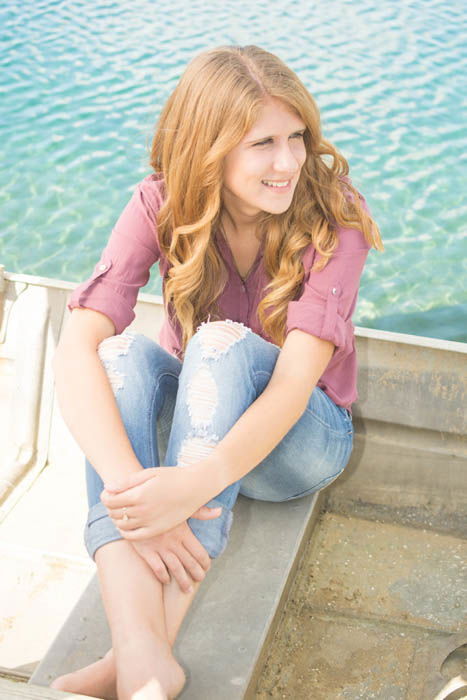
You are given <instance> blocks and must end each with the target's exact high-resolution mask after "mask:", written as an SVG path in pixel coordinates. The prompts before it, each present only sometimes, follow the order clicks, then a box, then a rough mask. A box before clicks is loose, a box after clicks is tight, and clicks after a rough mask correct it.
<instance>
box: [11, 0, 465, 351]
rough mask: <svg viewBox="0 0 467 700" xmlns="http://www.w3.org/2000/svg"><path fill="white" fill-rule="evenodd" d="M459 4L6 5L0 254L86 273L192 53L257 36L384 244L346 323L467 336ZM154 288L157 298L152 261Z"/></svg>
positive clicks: (17, 262) (15, 267)
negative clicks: (339, 157) (306, 102)
mask: <svg viewBox="0 0 467 700" xmlns="http://www.w3.org/2000/svg"><path fill="white" fill-rule="evenodd" d="M466 24H467V22H466V11H465V3H464V2H452V1H450V2H447V1H443V0H414V1H411V2H405V1H404V0H402V1H396V2H394V1H393V2H384V0H383V1H382V2H376V0H374V1H371V0H362V1H361V2H359V3H356V2H354V1H353V0H332V2H328V1H324V0H320V1H318V2H311V3H310V2H309V0H297V1H296V2H295V3H293V4H291V3H284V2H277V1H276V0H269V1H268V2H250V1H248V2H247V1H246V0H236V1H235V3H233V2H231V3H226V2H223V1H222V0H212V1H210V2H201V1H200V0H197V1H196V0H195V1H194V2H182V1H181V0H175V1H173V2H171V3H169V4H165V3H164V4H163V5H162V4H161V3H156V2H154V0H136V1H132V2H123V1H119V0H108V1H105V2H104V1H103V0H97V1H92V2H91V0H80V1H78V0H71V1H66V2H65V1H59V0H56V1H55V2H52V1H51V0H45V1H43V2H41V1H39V0H34V1H32V0H22V1H21V2H19V1H18V2H17V1H13V2H11V1H10V2H8V4H7V6H6V7H3V8H1V9H0V27H1V29H0V36H1V39H2V43H1V46H0V90H1V101H0V153H1V162H2V165H3V167H2V169H1V172H0V216H1V226H0V263H2V264H3V265H5V268H6V269H7V270H8V271H11V272H23V273H28V274H35V275H42V276H46V277H55V278H59V279H65V280H71V281H76V282H79V281H81V280H83V279H85V278H86V277H87V276H88V275H89V274H90V272H91V270H92V268H93V266H94V264H95V262H96V261H97V259H98V256H99V255H100V251H101V250H102V248H103V247H104V245H105V243H106V240H107V238H108V236H109V234H110V231H111V228H112V226H113V224H114V222H115V220H116V219H117V217H118V215H119V213H120V211H121V209H122V208H123V206H124V205H125V203H126V202H127V200H128V198H129V196H130V194H131V191H132V188H133V187H134V184H135V183H136V182H137V181H138V180H139V179H141V178H142V177H144V175H146V174H147V173H148V172H150V169H149V168H148V165H147V163H148V151H149V145H150V142H151V133H152V129H153V126H154V123H155V121H156V118H157V115H158V113H159V110H160V108H161V106H162V104H163V103H164V101H165V100H166V98H167V97H168V95H169V93H170V92H171V90H172V89H173V87H174V86H175V84H176V81H177V79H178V77H179V76H180V74H181V72H182V70H183V68H184V66H185V65H186V62H187V61H188V60H189V59H190V58H191V57H192V56H193V55H194V54H196V53H198V52H200V51H202V50H204V49H206V48H209V47H212V46H217V45H221V44H231V43H237V44H247V43H255V44H258V45H260V46H263V47H264V48H266V49H268V50H269V51H272V52H274V53H277V54H278V55H279V56H280V57H281V58H283V59H284V60H285V61H286V62H287V63H288V64H289V65H290V66H291V67H292V68H293V69H294V70H295V71H296V72H297V73H298V75H299V76H300V77H301V78H302V80H303V81H304V82H305V84H306V85H307V87H308V89H309V90H310V92H311V93H312V94H313V95H314V97H315V98H316V100H317V102H318V105H319V107H320V109H321V115H322V124H323V131H324V135H325V137H326V138H328V139H330V140H331V141H332V142H333V143H334V144H335V145H336V146H337V147H338V148H339V149H340V151H341V152H342V153H343V154H344V156H345V157H346V158H347V159H348V161H349V163H350V167H351V175H352V178H353V181H354V183H355V185H356V186H357V187H358V188H359V189H360V190H361V191H362V192H363V193H364V194H365V196H366V198H367V201H368V203H369V204H370V207H371V208H372V211H373V215H374V217H375V219H376V220H377V222H378V224H379V226H380V228H381V232H382V235H383V240H384V242H385V246H386V251H385V252H384V253H378V252H376V251H372V252H371V253H370V255H369V258H368V262H367V265H366V268H365V271H364V274H363V277H362V283H361V289H360V295H359V303H358V307H357V311H356V313H355V316H354V322H355V324H356V325H361V326H368V327H373V328H380V329H387V330H394V331H400V332H405V333H414V334H418V335H426V336H431V337H436V338H444V339H448V340H460V341H467V322H466V319H467V286H466V282H465V280H466V259H467V255H466V253H467V244H466V230H467V223H466V222H467V201H466V192H467V175H466V153H467V148H466V147H467V120H466V112H467V98H466V95H467V90H466V87H467V85H466V79H465V76H466V74H467V65H466V64H467V44H466V42H465V36H466V33H465V30H466ZM144 291H147V292H156V293H160V279H159V278H158V272H157V266H156V267H155V268H154V270H153V273H152V277H151V280H150V282H149V283H148V285H147V286H146V287H145V288H144Z"/></svg>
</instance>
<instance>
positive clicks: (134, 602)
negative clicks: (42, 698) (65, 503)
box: [51, 540, 199, 700]
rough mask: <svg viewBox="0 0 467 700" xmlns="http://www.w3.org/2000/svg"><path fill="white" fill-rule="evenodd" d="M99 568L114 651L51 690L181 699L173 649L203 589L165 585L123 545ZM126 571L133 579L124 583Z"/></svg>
mask: <svg viewBox="0 0 467 700" xmlns="http://www.w3.org/2000/svg"><path fill="white" fill-rule="evenodd" d="M96 564H97V567H98V574H99V581H100V586H101V594H102V599H103V601H104V608H105V610H106V614H107V619H108V620H109V626H110V629H111V632H112V643H113V648H112V649H111V650H110V651H109V652H108V653H107V654H106V656H105V657H104V658H103V659H101V660H99V661H97V662H95V663H93V664H91V665H89V666H86V667H85V668H83V669H80V670H78V671H75V672H74V673H70V674H66V675H64V676H60V677H59V678H57V679H56V680H55V681H54V682H53V683H52V684H51V687H53V688H57V689H60V690H67V691H69V692H79V693H81V694H89V695H95V696H97V697H101V698H105V699H106V700H107V699H109V700H110V699H111V698H116V697H117V687H118V697H119V700H125V699H126V698H134V700H139V699H140V698H141V699H142V698H144V699H145V700H146V698H151V700H153V699H154V700H155V699H156V698H157V699H159V698H164V699H165V698H166V697H169V698H171V697H176V694H178V693H179V692H180V691H181V689H182V687H183V684H184V674H183V670H182V669H181V667H180V666H179V665H178V663H177V662H176V660H175V658H174V657H173V655H172V652H171V646H172V645H173V643H174V642H175V639H176V636H177V633H178V630H179V629H180V625H181V623H182V621H183V618H184V617H185V615H186V613H187V611H188V609H189V607H190V604H191V602H192V600H193V598H194V596H195V593H196V590H197V589H198V587H199V583H196V582H194V583H193V589H194V590H193V592H192V593H183V592H182V591H180V589H179V587H178V584H177V582H176V581H172V582H171V583H170V584H167V585H162V584H161V583H160V582H159V581H158V580H157V579H156V577H155V576H154V573H153V572H152V571H151V569H150V568H149V567H148V565H147V564H146V562H145V561H144V560H143V559H142V558H141V557H140V556H139V554H137V552H136V551H135V550H134V548H133V547H132V545H131V544H130V543H128V542H125V541H124V540H119V541H118V542H112V543H109V544H108V545H105V546H103V547H100V548H99V550H98V551H97V552H96ZM130 564H131V567H132V570H131V574H130V572H129V567H130ZM122 571H125V573H127V572H128V574H127V575H126V576H125V577H122V573H121V572H122ZM145 684H146V687H145ZM138 687H140V688H141V689H140V690H139V691H138ZM164 693H165V694H164Z"/></svg>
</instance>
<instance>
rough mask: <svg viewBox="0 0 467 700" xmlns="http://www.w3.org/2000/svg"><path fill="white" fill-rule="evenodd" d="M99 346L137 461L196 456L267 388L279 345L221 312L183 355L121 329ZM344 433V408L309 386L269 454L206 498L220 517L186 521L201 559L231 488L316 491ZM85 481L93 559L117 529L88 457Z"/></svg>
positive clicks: (331, 473)
mask: <svg viewBox="0 0 467 700" xmlns="http://www.w3.org/2000/svg"><path fill="white" fill-rule="evenodd" d="M219 330H221V331H222V332H224V333H225V339H224V344H223V345H222V346H221V349H219V348H218V343H216V344H215V343H214V342H213V333H214V334H216V337H217V338H218V337H219V335H218V332H219ZM216 348H217V349H216ZM98 350H99V355H100V357H101V361H102V364H103V365H104V367H105V369H106V371H107V375H108V377H109V380H110V382H111V385H112V387H113V390H114V394H115V398H116V401H117V405H118V407H119V410H120V414H121V416H122V420H123V422H124V425H125V427H126V431H127V434H128V437H129V439H130V442H131V444H132V447H133V450H134V452H135V454H136V456H137V458H138V459H139V461H140V463H141V465H142V466H143V467H144V468H147V467H154V466H158V465H161V464H162V465H163V466H174V465H177V464H183V455H184V454H188V452H191V453H193V452H194V449H193V445H194V444H195V443H196V447H197V449H198V451H199V459H201V458H202V455H203V450H205V451H209V450H211V449H213V444H215V443H217V442H219V441H220V440H221V439H222V438H223V437H224V435H225V434H226V433H228V432H229V430H230V428H231V427H232V426H233V425H234V424H235V423H236V421H237V420H238V419H239V418H240V416H241V415H242V414H243V413H244V412H245V411H246V409H247V408H248V406H249V405H250V404H251V403H253V401H255V399H256V398H257V397H258V396H259V395H260V394H261V393H262V392H263V390H264V389H265V388H266V386H267V384H268V382H269V379H270V378H271V375H272V373H273V371H274V366H275V363H276V360H277V358H278V355H279V352H280V348H279V347H278V346H276V345H274V344H272V343H269V342H268V341H266V340H264V339H263V338H262V337H261V336H259V335H257V334H256V333H254V332H253V331H251V329H250V328H248V327H246V326H244V325H243V324H241V323H236V322H234V321H230V320H227V321H223V322H215V323H203V324H202V325H201V326H200V327H199V329H198V330H197V332H196V333H195V335H194V336H193V337H192V339H191V340H190V342H189V343H188V345H187V348H186V352H185V356H184V360H183V363H182V362H181V361H180V360H178V359H177V358H176V357H174V356H173V355H170V354H169V353H168V352H167V351H166V350H164V349H163V348H162V347H161V346H160V345H158V344H157V343H156V342H154V341H152V340H150V339H149V338H147V337H146V336H144V335H140V334H134V333H130V332H128V331H125V332H124V333H123V334H121V335H118V336H112V337H111V338H107V339H106V340H105V341H103V343H101V345H100V346H99V349H98ZM353 434H354V429H353V425H352V418H351V415H350V412H349V411H348V410H347V409H346V408H343V407H342V406H338V405H336V404H335V403H334V401H333V400H332V399H331V398H330V397H329V396H328V395H327V394H326V393H325V392H324V391H323V390H322V389H320V388H319V387H315V389H314V390H313V392H312V393H311V395H310V398H309V401H308V405H307V408H306V410H305V412H304V413H303V414H302V416H301V417H300V419H299V420H298V421H297V422H296V423H295V424H294V425H293V426H292V428H291V429H290V430H289V432H288V433H287V434H286V435H285V436H284V438H283V439H282V440H281V441H280V442H279V444H278V445H277V446H276V447H275V448H274V449H273V450H272V451H271V452H270V453H269V455H267V457H266V458H265V459H264V460H263V461H262V462H260V463H259V464H258V465H257V466H256V467H255V468H254V469H253V470H252V471H250V472H249V473H248V474H247V475H246V476H244V477H243V478H242V479H240V480H239V481H237V482H235V483H233V484H231V485H230V486H228V487H227V488H226V489H224V490H223V491H222V492H221V493H220V494H218V495H217V496H216V498H215V499H213V500H211V501H209V502H208V503H207V504H206V505H208V506H211V507H214V506H217V505H222V506H223V510H222V515H221V516H220V517H219V518H215V519H213V520H204V521H203V520H197V519H196V518H190V519H189V520H188V524H189V526H190V528H191V529H192V531H193V532H194V534H195V535H196V537H197V538H198V539H199V541H200V542H201V544H202V545H203V546H204V547H205V549H206V550H207V552H208V554H209V555H210V557H211V558H215V557H217V556H219V555H220V554H221V553H222V552H223V551H224V550H225V548H226V546H227V542H228V535H229V531H230V527H231V524H232V508H233V506H234V504H235V501H236V499H237V496H238V493H241V494H243V495H244V496H247V497H249V498H254V499H259V500H264V501H288V500H291V499H294V498H300V497H301V496H305V495H308V494H311V493H313V492H314V491H318V490H320V489H322V488H323V487H325V486H327V485H328V484H330V483H331V482H332V481H333V480H334V479H336V477H337V476H339V474H340V473H341V472H342V471H343V470H344V468H345V466H346V465H347V463H348V461H349V458H350V454H351V451H352V445H353ZM189 446H190V449H188V447H189ZM187 463H188V462H187ZM86 485H87V493H88V503H89V515H88V519H87V522H86V527H85V534H84V539H85V544H86V548H87V550H88V553H89V555H90V556H91V557H92V558H94V555H95V552H96V550H97V549H98V548H99V547H100V546H102V545H103V544H106V543H107V542H111V541H114V540H118V539H121V535H120V533H119V532H118V530H117V529H116V527H115V526H114V525H113V522H112V520H111V519H110V518H109V516H108V515H107V512H106V509H105V506H104V505H103V504H102V502H101V501H100V494H101V492H102V490H103V488H104V485H103V482H102V479H101V478H100V477H99V475H98V474H97V472H96V471H95V470H94V469H93V467H92V465H91V464H90V463H89V461H88V460H86Z"/></svg>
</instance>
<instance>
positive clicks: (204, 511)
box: [191, 506, 222, 520]
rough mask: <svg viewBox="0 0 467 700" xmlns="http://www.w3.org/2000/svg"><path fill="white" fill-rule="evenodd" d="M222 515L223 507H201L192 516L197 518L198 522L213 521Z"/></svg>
mask: <svg viewBox="0 0 467 700" xmlns="http://www.w3.org/2000/svg"><path fill="white" fill-rule="evenodd" d="M220 515H222V507H221V506H218V507H217V508H209V507H208V506H201V508H198V510H195V512H194V513H193V515H192V516H191V517H192V518H196V519H197V520H213V519H214V518H218V517H219V516H220Z"/></svg>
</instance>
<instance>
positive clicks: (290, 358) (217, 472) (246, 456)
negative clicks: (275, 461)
mask: <svg viewBox="0 0 467 700" xmlns="http://www.w3.org/2000/svg"><path fill="white" fill-rule="evenodd" d="M333 351H334V345H333V343H331V342H330V341H328V340H322V339H321V338H318V337H316V336H314V335H310V334H309V333H305V332H304V331H301V330H298V329H294V330H292V331H291V332H290V333H289V334H288V336H287V338H286V340H285V343H284V345H283V347H282V349H281V352H280V355H279V357H278V360H277V362H276V365H275V368H274V372H273V374H272V376H271V379H270V380H269V383H268V385H267V387H266V389H265V390H264V391H263V393H262V394H261V395H260V396H259V397H258V398H257V399H256V401H254V402H253V403H252V404H251V405H250V406H249V407H248V409H247V410H246V411H245V412H244V413H243V415H242V416H240V418H239V419H238V421H237V422H236V423H235V425H234V426H233V427H232V428H231V429H230V430H229V432H228V433H227V435H225V436H224V437H223V439H222V440H221V441H220V442H219V443H218V444H217V445H216V447H215V448H214V449H213V451H212V452H211V453H210V455H209V456H208V457H207V458H206V459H205V460H203V461H202V462H199V463H198V464H197V465H196V467H197V468H198V469H199V470H200V471H202V472H203V473H204V474H205V477H206V481H205V483H206V484H210V487H209V490H210V491H212V492H213V493H212V496H214V495H215V493H219V492H220V491H222V490H223V489H224V488H226V486H228V485H229V484H232V483H233V482H234V481H237V480H238V479H241V478H242V477H243V476H245V474H247V473H248V472H249V471H251V470H252V469H253V468H254V467H255V466H256V465H257V464H259V463H260V462H261V461H262V460H263V459H264V458H265V457H267V455H268V454H269V453H270V452H271V451H272V450H273V449H274V447H276V445H277V444H278V443H279V442H280V441H281V440H282V438H283V437H284V436H285V435H286V434H287V433H288V432H289V430H290V428H291V427H292V426H293V425H294V424H295V423H296V422H297V421H298V419H299V418H300V417H301V415H302V414H303V412H304V410H305V408H306V406H307V403H308V400H309V398H310V395H311V392H312V391H313V389H314V387H315V386H316V383H317V382H318V379H319V378H320V377H321V375H322V374H323V372H324V370H325V369H326V366H327V365H328V363H329V360H330V359H331V357H332V353H333ZM203 482H204V479H203ZM214 492H215V493H214ZM209 496H211V493H210V494H209ZM212 496H211V497H212Z"/></svg>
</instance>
